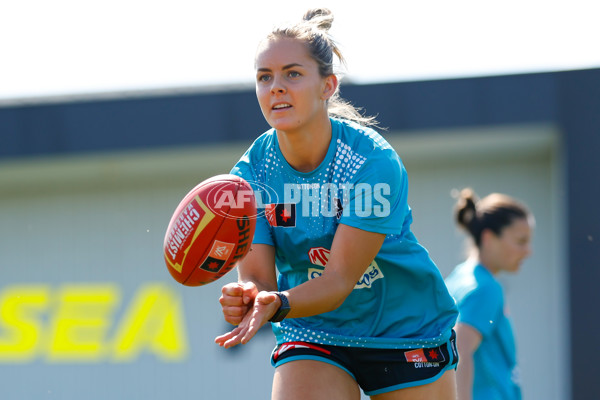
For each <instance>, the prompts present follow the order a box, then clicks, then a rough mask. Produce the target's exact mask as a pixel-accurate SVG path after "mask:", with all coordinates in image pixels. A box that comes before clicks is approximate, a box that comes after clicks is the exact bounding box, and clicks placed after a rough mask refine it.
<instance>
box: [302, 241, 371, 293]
mask: <svg viewBox="0 0 600 400" xmlns="http://www.w3.org/2000/svg"><path fill="white" fill-rule="evenodd" d="M330 253H331V252H330V251H329V249H326V248H325V247H313V248H311V249H310V250H309V251H308V258H309V260H310V262H311V263H312V264H314V265H318V266H320V267H325V266H326V265H327V262H328V261H329V254H330ZM322 274H323V269H322V268H309V269H308V279H309V280H310V279H314V278H317V277H319V276H321V275H322ZM380 278H383V272H381V269H380V268H379V266H378V265H377V262H375V260H373V261H371V264H370V265H369V266H368V267H367V269H366V270H365V272H364V274H363V276H362V277H361V278H360V280H359V281H358V282H357V283H356V285H355V286H354V289H369V288H370V287H371V285H372V284H373V281H375V280H377V279H380Z"/></svg>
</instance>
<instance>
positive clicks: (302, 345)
mask: <svg viewBox="0 0 600 400" xmlns="http://www.w3.org/2000/svg"><path fill="white" fill-rule="evenodd" d="M293 349H312V350H316V351H319V352H321V353H324V354H327V355H330V354H331V352H330V351H329V350H326V349H324V348H322V347H319V346H315V345H314V344H312V343H307V342H288V343H284V344H282V345H281V346H279V348H278V349H277V351H275V354H273V359H274V360H275V361H277V359H278V358H279V356H281V355H282V354H283V353H285V352H286V351H288V350H293Z"/></svg>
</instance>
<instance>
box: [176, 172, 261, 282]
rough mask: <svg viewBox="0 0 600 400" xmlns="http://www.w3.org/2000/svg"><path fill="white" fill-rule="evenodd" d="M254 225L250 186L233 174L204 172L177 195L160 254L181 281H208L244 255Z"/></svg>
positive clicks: (225, 271)
mask: <svg viewBox="0 0 600 400" xmlns="http://www.w3.org/2000/svg"><path fill="white" fill-rule="evenodd" d="M255 228H256V199H255V197H254V193H253V191H252V187H251V186H250V184H249V183H248V182H246V181H245V180H244V179H242V178H240V177H239V176H236V175H231V174H224V175H217V176H214V177H212V178H209V179H207V180H205V181H203V182H201V183H200V184H198V185H197V186H196V187H195V188H193V189H192V190H191V191H190V192H189V193H188V194H187V195H186V196H185V197H184V198H183V200H181V202H180V203H179V205H178V206H177V208H176V209H175V212H174V213H173V216H172V217H171V221H170V222H169V226H168V228H167V232H166V234H165V240H164V255H165V261H166V264H167V268H168V270H169V272H170V273H171V275H172V276H173V278H175V280H176V281H177V282H179V283H181V284H183V285H186V286H200V285H205V284H207V283H210V282H213V281H215V280H217V279H219V278H220V277H222V276H223V275H225V274H226V273H227V272H229V271H230V270H231V269H233V268H234V267H235V265H236V263H237V262H238V261H239V260H241V259H242V258H244V256H245V255H246V254H247V253H248V251H249V250H250V245H251V243H252V238H253V236H254V229H255Z"/></svg>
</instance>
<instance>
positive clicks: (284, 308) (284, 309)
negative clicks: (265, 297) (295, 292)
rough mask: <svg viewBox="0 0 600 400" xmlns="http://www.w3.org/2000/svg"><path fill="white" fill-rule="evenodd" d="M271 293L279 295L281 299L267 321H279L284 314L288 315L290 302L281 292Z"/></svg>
mask: <svg viewBox="0 0 600 400" xmlns="http://www.w3.org/2000/svg"><path fill="white" fill-rule="evenodd" d="M273 293H275V294H276V295H277V297H279V300H281V306H279V309H278V310H277V311H275V314H273V316H272V317H271V319H270V320H269V322H281V321H283V319H284V318H285V316H286V315H288V313H289V312H290V302H289V301H288V298H287V296H286V295H285V294H283V293H281V292H273Z"/></svg>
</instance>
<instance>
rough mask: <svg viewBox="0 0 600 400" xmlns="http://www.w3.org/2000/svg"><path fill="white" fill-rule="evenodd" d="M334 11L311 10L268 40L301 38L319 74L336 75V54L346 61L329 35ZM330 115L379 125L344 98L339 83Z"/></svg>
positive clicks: (328, 108)
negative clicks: (298, 20) (315, 63)
mask: <svg viewBox="0 0 600 400" xmlns="http://www.w3.org/2000/svg"><path fill="white" fill-rule="evenodd" d="M332 23H333V14H332V13H331V11H330V10H329V9H327V8H315V9H310V10H308V11H307V12H306V13H305V14H304V16H303V17H302V20H301V21H300V22H297V23H293V24H287V25H282V26H278V27H275V28H274V29H273V30H272V31H271V33H269V34H268V35H267V37H266V38H265V40H274V39H281V38H288V39H297V40H300V41H302V42H304V43H305V44H306V47H307V49H308V52H309V54H310V56H311V57H312V58H313V59H314V60H315V61H316V62H317V65H318V67H319V74H320V75H321V77H323V78H325V77H328V76H330V75H334V74H335V73H334V67H333V66H334V55H335V56H336V57H337V58H338V61H339V62H340V64H341V65H344V66H345V64H346V60H345V59H344V57H343V56H342V53H341V51H340V49H339V46H338V45H337V43H336V42H335V41H334V40H333V38H332V37H331V35H329V29H330V28H331V25H332ZM327 111H328V112H329V115H331V116H333V117H338V118H342V119H348V120H351V121H354V122H357V123H359V124H362V125H366V126H375V125H377V122H376V120H375V117H367V116H364V115H363V114H362V113H361V112H360V109H359V108H357V107H355V106H354V105H352V104H350V103H349V102H347V101H346V100H344V99H342V98H341V96H340V93H339V86H338V89H337V90H336V92H335V93H334V94H333V96H331V98H330V99H329V101H328V104H327Z"/></svg>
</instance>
